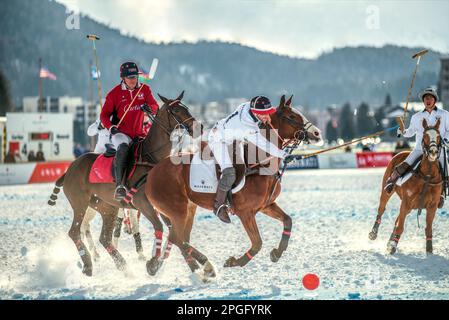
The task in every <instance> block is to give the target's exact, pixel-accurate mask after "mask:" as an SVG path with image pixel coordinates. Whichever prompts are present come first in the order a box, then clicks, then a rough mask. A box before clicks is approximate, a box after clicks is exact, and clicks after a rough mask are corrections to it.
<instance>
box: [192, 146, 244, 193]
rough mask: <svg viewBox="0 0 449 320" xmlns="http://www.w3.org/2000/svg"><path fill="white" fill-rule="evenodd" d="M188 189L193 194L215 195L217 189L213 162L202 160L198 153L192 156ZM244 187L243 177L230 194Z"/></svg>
mask: <svg viewBox="0 0 449 320" xmlns="http://www.w3.org/2000/svg"><path fill="white" fill-rule="evenodd" d="M189 182H190V189H192V191H194V192H202V193H216V192H217V187H218V179H217V172H216V171H215V160H202V159H201V158H200V156H199V153H198V152H195V153H194V155H193V159H192V163H191V165H190V176H189ZM244 186H245V177H243V179H242V180H241V181H240V182H239V184H238V185H237V186H236V187H235V188H234V189H232V193H236V192H239V191H240V190H241V189H242V188H243V187H244Z"/></svg>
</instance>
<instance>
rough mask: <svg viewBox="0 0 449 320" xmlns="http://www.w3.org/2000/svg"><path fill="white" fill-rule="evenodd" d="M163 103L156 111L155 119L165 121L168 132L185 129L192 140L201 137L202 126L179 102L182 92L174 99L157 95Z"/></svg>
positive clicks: (182, 95)
mask: <svg viewBox="0 0 449 320" xmlns="http://www.w3.org/2000/svg"><path fill="white" fill-rule="evenodd" d="M158 96H159V98H160V99H161V100H162V102H163V103H164V104H163V105H162V106H161V107H160V108H159V110H158V113H157V115H156V117H157V119H161V120H165V121H166V122H167V123H166V126H168V128H167V129H168V131H170V132H172V131H173V130H176V129H185V130H186V131H187V132H188V133H189V134H190V135H191V136H192V137H193V138H197V137H199V136H201V134H202V131H203V126H202V124H201V123H199V122H198V121H196V119H195V118H194V117H193V116H192V115H191V114H190V112H189V109H188V108H187V106H186V105H185V104H183V103H182V102H181V100H182V98H183V97H184V91H183V92H181V94H180V95H179V96H178V97H177V98H176V99H173V100H172V99H167V98H165V97H164V96H162V95H160V94H158Z"/></svg>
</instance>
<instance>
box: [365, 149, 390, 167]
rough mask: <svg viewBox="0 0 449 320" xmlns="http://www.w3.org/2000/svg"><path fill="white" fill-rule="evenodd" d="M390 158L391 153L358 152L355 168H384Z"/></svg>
mask: <svg viewBox="0 0 449 320" xmlns="http://www.w3.org/2000/svg"><path fill="white" fill-rule="evenodd" d="M392 158H393V153H391V152H360V153H357V168H378V167H386V166H388V163H389V162H390V161H391V159H392Z"/></svg>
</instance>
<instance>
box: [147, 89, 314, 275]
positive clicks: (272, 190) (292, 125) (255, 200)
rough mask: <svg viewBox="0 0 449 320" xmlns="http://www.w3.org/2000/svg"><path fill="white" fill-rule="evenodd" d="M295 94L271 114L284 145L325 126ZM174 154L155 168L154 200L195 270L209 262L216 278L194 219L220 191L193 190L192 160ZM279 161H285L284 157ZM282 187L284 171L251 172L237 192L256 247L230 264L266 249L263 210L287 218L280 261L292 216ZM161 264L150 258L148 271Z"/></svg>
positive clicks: (151, 180) (207, 268)
mask: <svg viewBox="0 0 449 320" xmlns="http://www.w3.org/2000/svg"><path fill="white" fill-rule="evenodd" d="M290 103H291V98H290V99H289V101H288V102H287V103H285V96H282V98H281V101H280V104H279V107H278V110H277V112H276V113H274V114H273V115H272V116H271V124H272V128H274V129H277V130H278V131H277V133H276V131H275V130H273V132H274V133H275V134H276V135H277V142H278V145H279V144H280V145H282V146H283V147H286V146H287V145H289V144H291V143H295V145H297V144H299V143H300V142H301V141H308V140H309V139H310V140H312V141H319V140H320V139H321V134H320V131H319V130H318V129H317V128H316V127H315V126H313V125H312V124H311V123H310V122H308V121H307V119H306V118H305V117H304V116H302V115H301V113H300V112H299V111H297V110H295V109H292V108H291V106H290ZM175 161H176V160H174V159H173V157H170V158H166V159H164V160H162V161H161V162H159V163H158V164H157V165H156V166H155V167H154V168H153V169H152V170H151V171H150V173H149V175H148V180H147V182H146V186H145V193H146V195H147V197H148V199H149V201H150V202H151V203H152V204H153V206H154V207H155V208H156V210H158V211H159V212H160V213H161V215H165V216H166V217H167V218H169V219H170V222H171V224H172V227H171V229H170V234H169V239H170V241H171V242H173V243H174V244H175V245H176V246H177V247H179V249H180V250H181V253H182V254H183V255H184V257H185V258H186V261H187V263H188V265H189V267H190V269H191V271H192V272H194V271H195V270H197V269H199V265H198V264H197V262H199V263H200V264H201V265H203V271H204V275H205V276H206V277H214V276H215V271H214V269H213V266H212V264H211V263H210V262H209V260H208V258H207V257H206V256H205V255H203V254H202V253H200V252H199V251H198V250H197V249H195V248H194V247H192V246H191V245H190V244H189V241H190V233H191V230H192V225H193V219H194V216H195V211H196V208H197V206H200V207H202V208H205V209H208V210H212V209H213V204H214V197H215V195H214V194H211V193H197V192H193V191H192V190H191V189H190V187H189V172H190V170H191V165H190V164H175ZM278 165H279V160H278ZM280 192H281V186H280V183H279V175H258V174H255V175H248V176H247V177H246V182H245V186H244V187H243V189H241V190H240V191H239V192H237V193H235V194H233V201H232V202H233V211H234V212H235V214H236V215H237V216H238V217H239V218H240V220H241V222H242V223H243V226H244V228H245V230H246V232H247V234H248V236H249V238H250V240H251V249H250V250H249V251H248V252H246V253H245V254H243V255H242V256H241V257H240V258H238V259H236V258H234V257H230V258H229V259H227V261H226V263H225V267H234V266H241V267H243V266H245V265H246V264H247V263H248V262H249V261H250V260H251V259H252V258H253V257H254V256H255V255H256V254H257V253H258V252H259V250H260V249H261V247H262V239H261V237H260V234H259V229H258V227H257V223H256V219H255V215H256V213H257V212H258V211H261V212H262V213H264V214H266V215H268V216H270V217H272V218H274V219H277V220H279V221H281V222H282V223H283V225H284V231H283V232H282V238H281V241H280V243H279V246H278V248H275V249H273V250H272V251H271V254H270V257H271V260H272V261H273V262H276V261H278V259H279V258H280V257H281V255H282V253H283V252H284V251H285V250H286V249H287V246H288V241H289V238H290V232H291V228H292V219H291V218H290V216H289V215H287V214H286V213H285V212H284V211H283V210H282V209H281V208H280V207H279V206H278V204H277V203H276V198H277V197H278V196H279V194H280ZM160 265H161V262H160V261H157V259H152V260H150V263H148V262H147V271H148V272H149V273H150V274H154V273H155V272H156V271H157V268H158V267H159V266H160Z"/></svg>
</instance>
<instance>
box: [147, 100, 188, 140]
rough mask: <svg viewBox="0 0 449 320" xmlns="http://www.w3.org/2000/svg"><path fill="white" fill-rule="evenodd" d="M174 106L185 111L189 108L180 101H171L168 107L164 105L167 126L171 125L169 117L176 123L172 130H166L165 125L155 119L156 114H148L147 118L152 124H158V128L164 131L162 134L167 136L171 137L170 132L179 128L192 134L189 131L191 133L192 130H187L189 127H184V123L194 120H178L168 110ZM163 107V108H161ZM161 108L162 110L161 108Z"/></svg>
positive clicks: (171, 111) (170, 110)
mask: <svg viewBox="0 0 449 320" xmlns="http://www.w3.org/2000/svg"><path fill="white" fill-rule="evenodd" d="M175 104H178V106H180V107H182V108H184V109H186V110H188V109H189V108H188V107H187V106H186V105H185V104H183V103H182V102H181V101H180V100H173V101H172V102H170V103H169V104H168V105H165V108H166V109H167V122H168V125H169V126H170V125H171V121H170V116H171V117H172V118H173V119H174V120H175V122H176V124H175V126H174V127H173V129H170V127H168V128H167V126H166V125H165V124H163V123H162V122H161V121H160V120H159V119H158V118H157V114H156V115H152V114H148V117H150V119H151V121H153V123H155V124H158V125H159V126H161V127H162V129H163V130H164V132H165V133H166V134H167V135H169V136H170V135H171V132H172V131H174V130H176V129H179V128H181V129H183V130H184V131H187V132H188V133H189V134H193V132H191V131H193V129H192V130H191V129H190V128H189V126H187V125H186V122H187V121H190V120H192V119H193V120H194V118H193V117H192V116H191V117H188V118H187V119H185V120H182V121H181V120H180V119H179V118H178V117H177V116H176V115H175V114H174V113H173V110H172V109H171V108H170V107H172V106H173V105H175ZM163 107H164V106H163ZM163 107H162V108H163ZM162 108H161V110H162Z"/></svg>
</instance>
